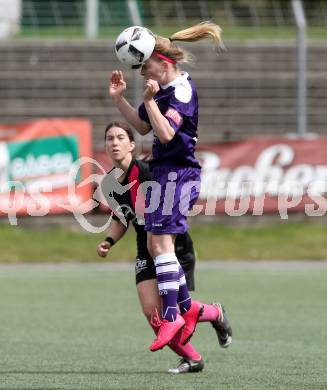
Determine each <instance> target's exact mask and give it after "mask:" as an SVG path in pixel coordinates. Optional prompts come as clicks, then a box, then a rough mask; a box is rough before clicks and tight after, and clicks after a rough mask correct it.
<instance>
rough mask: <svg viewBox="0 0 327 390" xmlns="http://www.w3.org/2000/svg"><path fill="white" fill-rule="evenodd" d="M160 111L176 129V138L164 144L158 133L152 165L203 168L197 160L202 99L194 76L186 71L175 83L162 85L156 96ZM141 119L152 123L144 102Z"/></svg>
mask: <svg viewBox="0 0 327 390" xmlns="http://www.w3.org/2000/svg"><path fill="white" fill-rule="evenodd" d="M154 100H155V102H156V103H157V105H158V107H159V110H160V112H161V113H162V114H163V115H164V116H165V118H166V119H167V120H168V121H169V123H170V126H171V127H172V128H173V129H174V130H175V136H174V138H173V139H172V140H171V141H169V142H168V143H167V144H162V143H161V142H160V141H159V138H158V137H157V136H156V135H155V134H154V141H153V146H152V156H153V160H152V161H151V162H150V164H151V165H152V166H157V165H160V164H161V163H164V164H165V166H171V167H196V168H199V167H200V165H199V163H198V161H197V160H196V158H195V157H194V152H195V145H196V142H197V127H198V96H197V92H196V88H195V86H194V84H193V81H192V80H191V78H190V76H189V75H188V73H186V72H182V74H181V76H179V77H177V78H176V79H175V80H173V81H172V82H170V83H168V84H165V85H160V90H159V91H158V92H157V94H156V95H155V96H154ZM138 112H139V117H140V118H141V119H142V120H144V121H145V122H147V123H149V124H151V123H150V120H149V117H148V114H147V111H146V109H145V106H144V103H142V104H141V105H140V107H139V109H138Z"/></svg>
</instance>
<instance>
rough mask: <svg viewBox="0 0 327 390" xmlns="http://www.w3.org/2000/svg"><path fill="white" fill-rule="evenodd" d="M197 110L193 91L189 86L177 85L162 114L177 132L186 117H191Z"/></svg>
mask: <svg viewBox="0 0 327 390" xmlns="http://www.w3.org/2000/svg"><path fill="white" fill-rule="evenodd" d="M196 109H197V107H196V103H195V100H194V98H193V91H192V88H191V87H190V86H189V85H185V84H184V85H178V86H177V87H176V89H175V91H174V94H173V95H172V97H171V98H170V100H169V104H168V108H167V110H166V111H165V112H164V113H163V115H164V116H165V118H166V119H167V120H168V122H169V124H170V126H171V127H172V128H173V129H174V131H175V132H177V131H178V130H179V129H180V128H181V126H182V125H183V123H184V121H185V120H186V118H187V117H192V116H193V114H194V111H195V110H196Z"/></svg>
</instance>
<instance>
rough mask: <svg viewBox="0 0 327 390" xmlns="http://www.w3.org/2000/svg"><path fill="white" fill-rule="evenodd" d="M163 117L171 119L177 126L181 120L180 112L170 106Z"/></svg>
mask: <svg viewBox="0 0 327 390" xmlns="http://www.w3.org/2000/svg"><path fill="white" fill-rule="evenodd" d="M165 117H166V118H169V119H171V120H172V121H173V122H174V123H175V125H176V126H179V125H180V124H181V123H182V120H183V118H182V116H181V114H180V113H179V112H178V111H176V110H175V109H174V108H171V107H170V108H168V110H167V112H166V113H165Z"/></svg>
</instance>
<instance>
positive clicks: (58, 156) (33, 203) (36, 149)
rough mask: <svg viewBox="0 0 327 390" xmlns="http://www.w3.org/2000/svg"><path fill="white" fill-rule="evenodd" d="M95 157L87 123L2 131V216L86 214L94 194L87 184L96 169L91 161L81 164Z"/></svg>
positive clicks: (49, 122) (54, 122) (52, 122)
mask: <svg viewBox="0 0 327 390" xmlns="http://www.w3.org/2000/svg"><path fill="white" fill-rule="evenodd" d="M90 156H92V148H91V124H90V122H88V121H87V120H83V119H82V120H80V119H44V120H38V121H31V122H26V123H19V124H11V125H0V215H8V216H10V215H16V214H17V215H25V214H26V215H47V214H51V213H63V212H70V211H76V212H84V211H86V210H87V202H88V201H89V200H90V199H91V198H92V191H93V187H92V183H89V182H87V178H89V176H90V175H91V173H92V171H91V170H92V166H91V164H89V163H88V162H87V161H86V162H85V163H84V164H83V163H82V164H80V165H76V164H77V163H80V159H83V158H85V159H87V158H90ZM75 166H76V167H75ZM85 180H86V184H85V185H84V184H83V181H85Z"/></svg>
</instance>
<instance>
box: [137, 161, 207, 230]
mask: <svg viewBox="0 0 327 390" xmlns="http://www.w3.org/2000/svg"><path fill="white" fill-rule="evenodd" d="M151 170H152V175H153V179H152V180H153V181H154V182H156V183H154V186H153V187H150V188H148V190H147V196H146V203H145V204H146V210H145V214H144V216H145V230H146V231H148V232H152V233H155V234H181V233H185V232H186V231H187V230H188V224H187V216H188V212H189V210H190V209H191V208H192V207H193V206H194V204H195V202H196V201H197V199H198V197H199V193H200V185H201V177H200V172H201V169H199V168H191V167H188V168H171V167H165V166H158V167H152V169H151Z"/></svg>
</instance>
